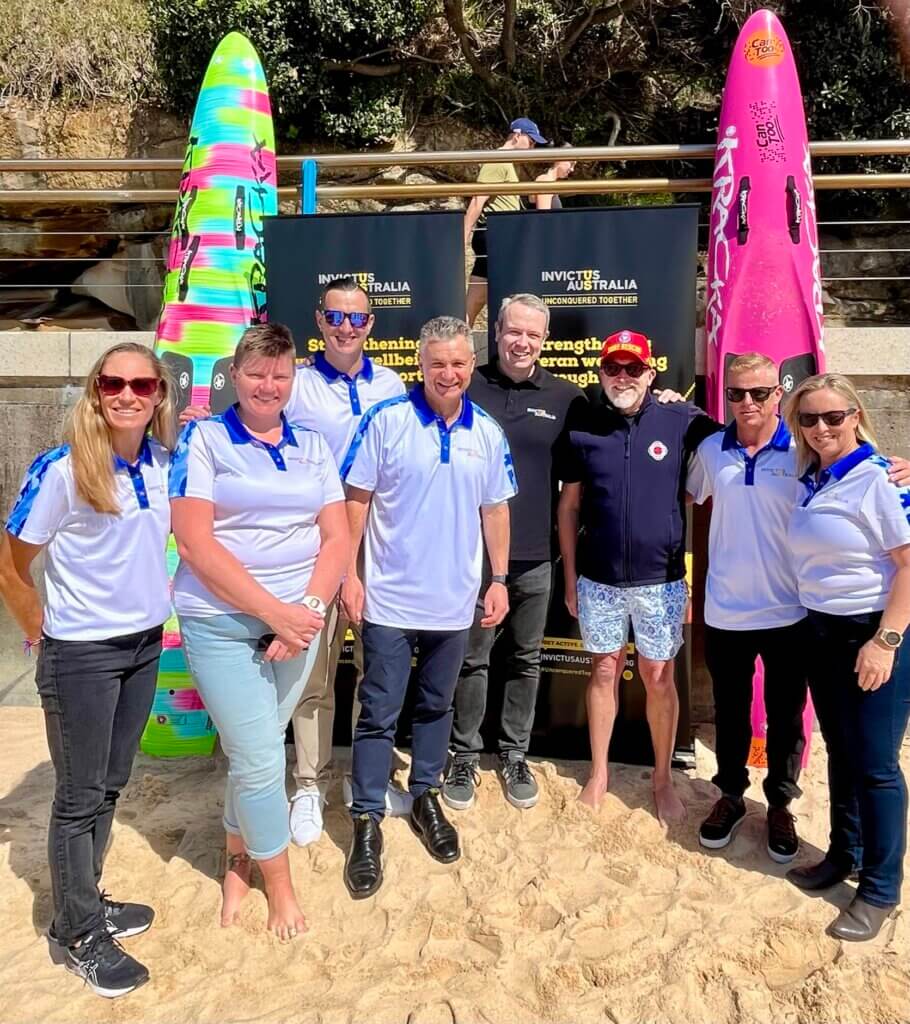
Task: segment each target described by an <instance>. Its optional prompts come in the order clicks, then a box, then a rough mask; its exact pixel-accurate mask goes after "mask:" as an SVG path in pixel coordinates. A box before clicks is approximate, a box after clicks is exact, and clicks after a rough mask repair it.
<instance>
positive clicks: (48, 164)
mask: <svg viewBox="0 0 910 1024" xmlns="http://www.w3.org/2000/svg"><path fill="white" fill-rule="evenodd" d="M809 151H810V153H811V154H812V156H813V157H816V158H818V157H837V156H910V139H865V140H860V139H857V140H849V141H827V142H811V143H810V144H809ZM713 159H714V144H713V143H696V144H680V145H655V146H574V147H570V146H566V147H565V148H552V147H545V148H540V149H528V150H516V149H468V150H440V151H439V152H433V151H414V152H396V151H386V150H384V151H382V152H377V153H298V154H293V155H282V156H279V157H278V167H279V168H288V167H293V168H297V167H299V166H300V163H301V161H303V160H315V161H316V162H317V163H318V164H319V166H320V167H321V168H322V167H391V166H393V165H398V166H401V167H414V166H420V165H426V164H493V163H553V162H554V160H575V161H578V160H596V161H609V162H615V161H621V160H655V161H661V160H713ZM182 169H183V160H181V159H179V158H178V157H133V158H112V159H97V158H92V159H90V158H86V159H79V158H74V159H57V158H54V159H41V158H38V159H28V160H19V159H8V160H0V174H3V173H7V172H16V173H33V174H60V173H85V174H89V173H98V172H101V171H149V172H151V171H180V170H182Z"/></svg>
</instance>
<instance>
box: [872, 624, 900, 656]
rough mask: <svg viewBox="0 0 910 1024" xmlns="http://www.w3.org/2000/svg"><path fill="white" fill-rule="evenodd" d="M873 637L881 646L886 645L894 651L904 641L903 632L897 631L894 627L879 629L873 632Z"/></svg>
mask: <svg viewBox="0 0 910 1024" xmlns="http://www.w3.org/2000/svg"><path fill="white" fill-rule="evenodd" d="M875 639H876V640H878V642H879V643H880V644H881V645H882V646H883V647H887V648H888V649H889V650H891V651H896V650H897V649H898V647H900V645H901V644H902V643H903V642H904V637H903V634H902V633H898V631H897V630H896V629H880V630H879V631H878V632H877V633H876V634H875Z"/></svg>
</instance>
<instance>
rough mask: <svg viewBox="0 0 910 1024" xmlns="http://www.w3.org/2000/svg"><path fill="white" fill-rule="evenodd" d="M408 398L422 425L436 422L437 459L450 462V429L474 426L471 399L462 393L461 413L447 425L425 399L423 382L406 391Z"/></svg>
mask: <svg viewBox="0 0 910 1024" xmlns="http://www.w3.org/2000/svg"><path fill="white" fill-rule="evenodd" d="M408 399H409V400H410V402H411V405H413V407H414V412H416V413H417V418H418V419H419V420H420V422H421V423H422V424H423V426H425V427H428V426H429V425H430V424H431V423H435V424H436V428H437V430H438V431H439V461H440V462H450V461H451V446H450V442H451V437H452V431H453V430H455V429H456V428H457V427H464V429H465V430H470V429H471V428H472V427H473V426H474V406H473V404H472V403H471V399H470V398H468V396H467V394H464V395H462V398H461V413H460V414H459V416H458V419H457V420H455V422H454V423H453V424H452V426H451V427H449V426H447V425H446V421H445V420H444V419H443V418H442V417H441V416H440V415H439V414H438V413H437V412H435V411H434V410H433V409H432V408H431V407H430V403H429V402H428V401H427V396H426V394H425V393H424V389H423V384H415V385H414V387H412V388H411V390H410V391H409V392H408Z"/></svg>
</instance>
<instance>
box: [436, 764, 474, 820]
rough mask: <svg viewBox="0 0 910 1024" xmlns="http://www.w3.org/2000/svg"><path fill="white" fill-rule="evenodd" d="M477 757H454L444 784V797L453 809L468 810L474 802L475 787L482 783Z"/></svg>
mask: <svg viewBox="0 0 910 1024" xmlns="http://www.w3.org/2000/svg"><path fill="white" fill-rule="evenodd" d="M477 765H478V761H477V758H476V757H457V756H456V757H454V758H452V763H451V764H450V765H449V771H448V774H447V775H446V777H445V782H443V784H442V799H443V800H444V801H445V803H446V805H447V806H448V807H451V808H452V810H453V811H466V810H467V809H468V808H469V807H470V806H471V805H472V804H473V803H474V789H475V788H476V787H477V786H479V785H480V774H479V772H478V771H477Z"/></svg>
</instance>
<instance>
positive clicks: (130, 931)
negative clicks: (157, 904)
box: [101, 892, 155, 939]
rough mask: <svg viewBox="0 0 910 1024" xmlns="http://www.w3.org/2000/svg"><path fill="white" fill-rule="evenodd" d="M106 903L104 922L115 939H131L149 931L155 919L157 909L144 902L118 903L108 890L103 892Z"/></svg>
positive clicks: (103, 899) (104, 902)
mask: <svg viewBox="0 0 910 1024" xmlns="http://www.w3.org/2000/svg"><path fill="white" fill-rule="evenodd" d="M101 902H102V903H103V904H104V923H105V924H106V925H107V930H108V931H109V932H110V934H111V935H112V936H113V937H114V938H115V939H129V938H132V936H134V935H141V934H142V933H143V932H147V931H148V930H149V928H151V926H152V921H154V920H155V911H154V910H152V908H151V907H147V906H146V905H145V904H144V903H118V902H117V901H116V900H112V899H111V898H110V897H109V896H108V894H107V893H106V892H103V893H102V894H101Z"/></svg>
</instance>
